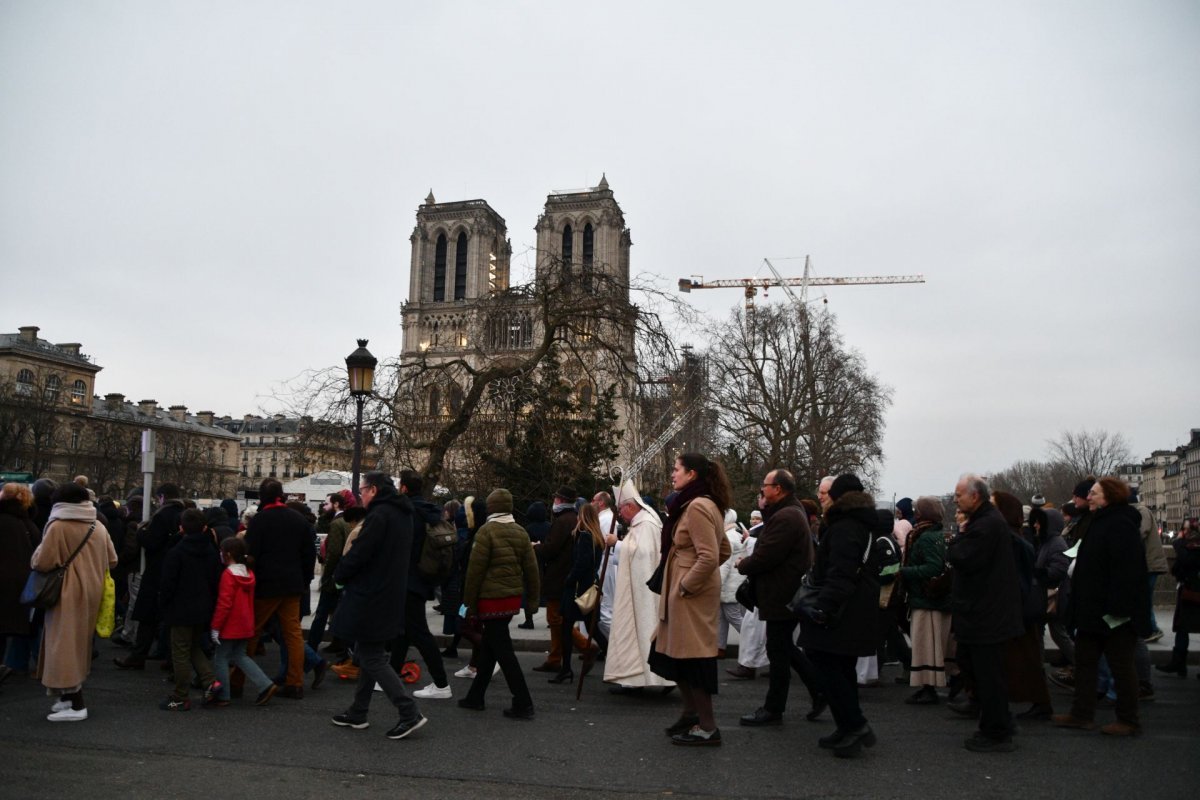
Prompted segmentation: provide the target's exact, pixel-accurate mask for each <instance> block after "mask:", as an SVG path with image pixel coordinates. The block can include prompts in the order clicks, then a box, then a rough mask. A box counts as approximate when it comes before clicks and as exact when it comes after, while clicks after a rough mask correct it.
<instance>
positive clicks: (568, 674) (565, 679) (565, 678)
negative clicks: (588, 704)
mask: <svg viewBox="0 0 1200 800" xmlns="http://www.w3.org/2000/svg"><path fill="white" fill-rule="evenodd" d="M548 682H549V683H574V682H575V673H574V672H572V671H571V670H565V671H563V672H560V673H558V674H557V675H555V676H554V677H553V678H551V679H550V680H549V681H548Z"/></svg>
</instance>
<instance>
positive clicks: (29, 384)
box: [17, 369, 33, 396]
mask: <svg viewBox="0 0 1200 800" xmlns="http://www.w3.org/2000/svg"><path fill="white" fill-rule="evenodd" d="M17 394H21V395H25V396H28V395H31V394H33V370H30V369H23V370H21V371H20V372H18V373H17Z"/></svg>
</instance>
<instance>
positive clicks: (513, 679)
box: [467, 617, 570, 711]
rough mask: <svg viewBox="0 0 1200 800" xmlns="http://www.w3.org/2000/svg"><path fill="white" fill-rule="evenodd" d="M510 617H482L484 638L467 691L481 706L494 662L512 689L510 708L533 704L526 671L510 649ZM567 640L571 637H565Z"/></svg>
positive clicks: (520, 708)
mask: <svg viewBox="0 0 1200 800" xmlns="http://www.w3.org/2000/svg"><path fill="white" fill-rule="evenodd" d="M511 619H512V618H511V617H501V618H500V619H485V620H484V621H483V640H482V642H481V643H480V645H479V657H478V659H477V660H476V664H475V669H476V670H477V671H476V673H475V680H473V681H472V682H471V688H470V690H469V691H468V692H467V702H468V703H474V704H478V705H483V698H484V695H485V694H487V688H488V684H489V683H490V682H491V680H492V670H494V669H495V668H496V664H499V665H500V671H501V672H503V673H504V680H505V681H506V682H507V683H508V690H509V691H510V692H512V697H513V700H512V707H513V708H514V709H516V710H518V711H523V710H525V709H527V708H532V707H533V698H532V697H530V696H529V686H528V684H526V683H525V673H523V672H522V671H521V664H520V662H518V661H517V654H516V653H514V652H513V643H512V638H511V637H510V636H509V634H508V623H509V621H510V620H511ZM567 641H570V637H568V638H567Z"/></svg>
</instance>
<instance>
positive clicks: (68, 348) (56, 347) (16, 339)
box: [0, 325, 101, 371]
mask: <svg viewBox="0 0 1200 800" xmlns="http://www.w3.org/2000/svg"><path fill="white" fill-rule="evenodd" d="M39 330H40V328H38V327H37V326H36V325H27V326H25V327H23V328H20V329H19V330H18V332H17V333H0V348H11V349H13V350H23V351H25V352H28V353H33V354H37V355H39V356H42V357H43V358H53V359H56V360H59V361H69V362H75V363H77V364H81V365H82V364H87V365H89V366H90V367H91V368H92V369H93V370H95V371H98V370H99V369H101V368H100V367H97V366H96V365H95V361H93V360H92V357H91V356H89V355H85V354H84V353H81V352H80V351H79V348H80V347H81V345H80V344H79V343H78V342H69V343H65V344H55V343H53V342H51V341H48V340H46V339H39V338H38V331H39Z"/></svg>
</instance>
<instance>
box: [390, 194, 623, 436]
mask: <svg viewBox="0 0 1200 800" xmlns="http://www.w3.org/2000/svg"><path fill="white" fill-rule="evenodd" d="M534 230H536V231H537V245H536V253H535V256H536V261H535V274H534V283H535V286H536V285H540V284H541V283H542V282H543V281H544V280H547V279H549V278H550V275H551V273H552V272H554V271H555V270H563V271H565V272H567V273H568V274H572V275H577V276H578V279H579V281H580V282H581V283H580V285H591V281H592V280H593V278H594V276H597V275H603V276H604V278H605V279H611V283H610V285H617V286H621V287H625V290H624V293H623V294H624V296H623V297H616V298H614V299H613V302H614V303H616V304H619V305H621V306H622V307H623V308H628V309H630V310H631V312H630V313H635V312H633V311H632V309H633V307H632V305H630V300H629V296H628V286H629V248H630V245H631V243H632V242H631V239H630V235H629V229H628V228H627V227H626V225H625V216H624V214H623V213H622V211H621V207H620V205H618V203H617V201H616V199H615V198H614V196H613V192H612V190H611V189H610V188H609V185H608V181H607V180H606V179H605V178H604V177H602V178H601V180H600V183H599V185H597V186H595V187H593V188H589V189H583V190H577V191H565V192H552V193H551V194H549V195H548V196H547V198H546V205H545V208H544V210H543V212H542V213H541V214H540V215H539V217H538V220H537V225H536V226H535V228H534ZM410 240H411V242H412V262H411V272H410V276H409V292H408V299H407V300H406V301H405V302H404V304H403V306H402V310H401V317H402V325H403V331H404V339H403V348H402V353H401V363H402V364H406V363H407V364H413V363H416V362H420V363H422V364H425V365H429V366H436V365H438V364H446V363H449V362H452V361H455V360H459V359H461V360H462V361H463V362H466V363H468V364H470V365H471V366H472V367H474V368H482V367H485V366H487V364H488V363H493V362H496V361H499V360H503V359H505V358H510V359H511V358H517V357H520V356H521V354H522V353H528V352H529V351H530V350H531V349H532V348H533V346H534V345H535V343H537V342H538V341H540V339H541V332H542V330H543V328H542V327H541V320H540V319H539V318H538V317H539V313H538V311H537V307H536V304H529V305H527V306H521V305H520V304H514V305H511V306H508V307H507V310H505V311H504V312H503V314H502V315H497V313H496V312H495V311H494V310H492V309H493V307H492V306H490V305H488V304H489V301H490V299H491V298H494V297H496V296H500V295H503V294H504V293H506V292H508V291H509V290H510V288H511V287H510V275H511V273H510V261H511V258H512V255H513V253H512V245H511V243H510V241H509V238H508V229H507V226H506V223H505V221H504V218H503V217H502V216H500V214H499V213H497V212H496V210H495V209H493V208H492V207H491V205H489V204H488V202H487V201H486V200H454V201H450V202H438V201H437V199H436V198H435V197H434V195H433V192H432V190H431V191H430V193H429V196H428V197H426V198H425V202H424V203H423V204H421V206H420V207H419V208H418V209H417V219H416V227H415V228H414V229H413V232H412V236H411V237H410ZM559 275H560V273H555V276H554V277H559ZM564 302H569V301H568V300H566V299H565V298H564ZM485 307H486V308H487V309H488V310H487V311H486V313H483V312H482V311H481V310H482V309H484V308H485ZM633 336H634V331H633V327H632V326H629V328H628V330H626V331H623V332H621V333H619V334H617V338H618V339H620V340H622V344H621V348H620V349H621V350H622V351H624V352H625V353H627V356H626V357H625V358H624V361H625V364H626V367H627V369H625V370H624V374H625V375H626V376H628V375H630V374H632V373H633V371H635V370H636V356H635V355H634V347H633ZM626 339H627V341H626ZM583 350H584V352H586V348H583ZM576 352H579V348H576ZM587 362H588V359H586V358H584V359H577V363H575V364H574V365H572V366H571V367H569V368H565V369H564V377H566V378H567V380H568V381H569V382H570V383H571V384H572V385H573V386H574V391H575V393H576V400H578V401H580V402H581V404H582V405H585V406H586V405H588V404H589V402H590V399H591V398H592V397H593V396H595V393H596V392H597V391H602V390H605V389H607V388H609V387H611V386H612V385H613V384H614V383H625V384H626V385H622V386H618V392H617V393H618V395H619V401H618V409H617V410H618V415H619V417H620V425H621V427H622V429H624V430H626V434H627V435H626V436H625V439H626V443H624V444H623V445H622V451H623V452H627V450H628V439H629V435H628V434H629V428H630V427H631V426H632V424H633V423H634V420H633V419H632V409H633V407H634V403H633V402H632V398H631V394H632V393H631V388H632V387H631V386H630V385H628V384H630V383H631V382H630V381H628V380H627V378H626V380H624V381H622V379H620V378H618V377H616V375H615V374H614V373H613V372H612V371H610V370H605V369H604V368H602V367H600V366H598V363H599V362H598V361H597V363H596V364H592V363H587ZM606 375H607V377H606ZM465 388H466V387H465V385H464V383H463V382H461V381H457V380H454V379H453V378H449V379H447V378H446V377H445V376H443V377H441V378H439V379H436V380H431V381H430V382H429V383H428V384H426V385H424V386H422V387H421V389H420V392H421V395H420V396H419V397H418V398H417V400H416V410H417V414H418V417H421V418H423V420H419V421H418V420H414V423H415V424H422V422H423V423H425V424H428V423H432V422H434V421H435V420H436V418H439V417H449V416H450V415H452V414H454V413H457V411H458V408H459V405H460V403H461V402H462V398H463V392H464V390H465Z"/></svg>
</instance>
